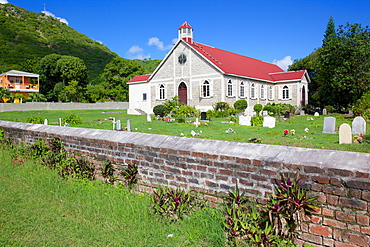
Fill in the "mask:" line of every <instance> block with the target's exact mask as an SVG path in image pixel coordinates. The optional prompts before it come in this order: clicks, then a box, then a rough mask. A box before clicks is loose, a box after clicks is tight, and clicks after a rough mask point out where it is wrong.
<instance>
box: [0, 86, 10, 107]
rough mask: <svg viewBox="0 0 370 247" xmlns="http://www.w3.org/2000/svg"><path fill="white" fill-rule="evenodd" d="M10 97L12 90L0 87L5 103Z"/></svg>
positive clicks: (1, 98) (0, 99)
mask: <svg viewBox="0 0 370 247" xmlns="http://www.w3.org/2000/svg"><path fill="white" fill-rule="evenodd" d="M9 98H10V91H9V89H7V88H3V87H0V102H1V103H5V102H6V99H9Z"/></svg>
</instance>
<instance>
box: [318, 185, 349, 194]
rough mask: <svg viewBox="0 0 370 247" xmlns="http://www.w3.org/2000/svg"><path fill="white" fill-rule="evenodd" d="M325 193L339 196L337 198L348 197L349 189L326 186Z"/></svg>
mask: <svg viewBox="0 0 370 247" xmlns="http://www.w3.org/2000/svg"><path fill="white" fill-rule="evenodd" d="M323 192H325V193H328V194H333V195H337V196H347V195H348V191H347V189H346V188H343V187H333V186H324V187H323Z"/></svg>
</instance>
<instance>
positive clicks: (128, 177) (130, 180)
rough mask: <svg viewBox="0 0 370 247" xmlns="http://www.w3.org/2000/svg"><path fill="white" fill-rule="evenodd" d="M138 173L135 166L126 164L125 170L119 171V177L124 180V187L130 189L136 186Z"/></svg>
mask: <svg viewBox="0 0 370 247" xmlns="http://www.w3.org/2000/svg"><path fill="white" fill-rule="evenodd" d="M138 172H139V167H138V165H137V164H132V163H131V164H127V166H126V167H125V168H123V170H122V171H121V175H122V176H123V178H124V179H125V183H126V185H127V186H128V187H129V188H130V189H132V188H133V187H134V185H135V184H137V174H138Z"/></svg>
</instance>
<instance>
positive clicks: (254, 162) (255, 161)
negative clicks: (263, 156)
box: [253, 160, 261, 166]
mask: <svg viewBox="0 0 370 247" xmlns="http://www.w3.org/2000/svg"><path fill="white" fill-rule="evenodd" d="M253 165H254V166H260V165H261V161H260V160H253Z"/></svg>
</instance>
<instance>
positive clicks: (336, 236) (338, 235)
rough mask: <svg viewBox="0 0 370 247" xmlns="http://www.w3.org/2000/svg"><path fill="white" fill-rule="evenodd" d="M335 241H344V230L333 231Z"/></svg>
mask: <svg viewBox="0 0 370 247" xmlns="http://www.w3.org/2000/svg"><path fill="white" fill-rule="evenodd" d="M333 239H335V240H338V241H342V230H338V229H335V228H334V229H333Z"/></svg>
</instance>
